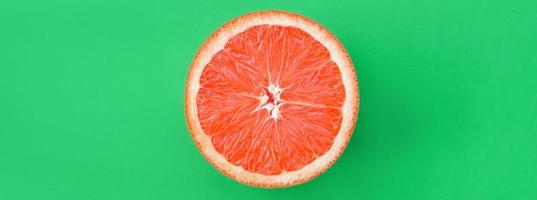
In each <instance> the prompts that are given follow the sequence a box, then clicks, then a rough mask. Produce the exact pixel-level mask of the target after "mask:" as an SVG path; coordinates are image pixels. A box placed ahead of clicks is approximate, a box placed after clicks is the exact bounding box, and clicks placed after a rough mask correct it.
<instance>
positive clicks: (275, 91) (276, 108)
mask: <svg viewBox="0 0 537 200" xmlns="http://www.w3.org/2000/svg"><path fill="white" fill-rule="evenodd" d="M282 91H283V90H282V89H281V88H280V87H278V86H277V85H274V84H272V83H271V84H269V85H268V86H267V92H269V93H270V94H271V95H272V97H273V98H274V101H275V102H274V103H271V102H268V101H269V99H270V98H269V96H268V95H267V94H263V96H261V97H260V98H259V102H260V104H259V106H260V108H261V109H266V110H267V112H268V113H269V114H270V116H269V118H270V119H274V120H277V119H278V117H280V107H281V106H282V105H283V102H282V101H281V99H280V94H281V93H282Z"/></svg>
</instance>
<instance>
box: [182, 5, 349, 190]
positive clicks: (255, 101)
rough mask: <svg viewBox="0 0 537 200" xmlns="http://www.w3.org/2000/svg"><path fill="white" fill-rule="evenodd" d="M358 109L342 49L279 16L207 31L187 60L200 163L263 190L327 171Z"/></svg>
mask: <svg viewBox="0 0 537 200" xmlns="http://www.w3.org/2000/svg"><path fill="white" fill-rule="evenodd" d="M358 105H359V97H358V82H357V79H356V74H355V72H354V67H353V64H352V62H351V60H350V58H349V56H348V54H347V52H346V50H345V49H344V48H343V46H342V45H341V44H340V42H339V41H338V40H337V39H336V38H335V37H334V36H333V35H332V34H331V33H330V32H329V31H328V30H326V29H325V28H324V27H322V26H321V25H319V24H318V23H316V22H314V21H312V20H310V19H307V18H305V17H303V16H300V15H297V14H293V13H288V12H283V11H261V12H254V13H249V14H246V15H243V16H240V17H238V18H236V19H234V20H232V21H231V22H228V23H226V24H225V25H223V26H222V27H221V28H220V29H218V30H217V31H216V32H215V33H213V34H212V35H211V36H210V37H209V39H207V41H205V43H204V44H203V45H202V47H201V48H200V49H199V51H198V53H197V54H196V56H195V58H194V60H193V62H192V65H191V68H190V72H189V75H188V80H187V86H186V97H185V111H186V117H187V121H188V125H189V129H190V132H191V135H192V138H193V140H194V142H195V143H196V146H197V147H198V149H199V150H200V151H201V153H202V154H203V156H205V158H206V159H207V160H208V161H209V162H210V163H211V164H212V165H213V166H214V167H216V168H217V169H218V170H220V171H221V172H222V173H224V174H225V175H227V176H229V177H231V178H233V179H235V180H237V181H239V182H241V183H245V184H249V185H253V186H259V187H268V188H273V187H287V186H291V185H296V184H301V183H304V182H306V181H309V180H311V179H313V178H315V177H317V176H318V175H320V174H321V173H323V172H324V171H326V170H327V169H328V168H329V167H330V166H331V165H332V164H333V163H334V162H335V161H336V160H337V159H338V158H339V156H340V155H341V153H342V152H343V150H344V149H345V146H346V145H347V143H348V142H349V139H350V137H351V135H352V132H353V129H354V126H355V124H356V118H357V115H358Z"/></svg>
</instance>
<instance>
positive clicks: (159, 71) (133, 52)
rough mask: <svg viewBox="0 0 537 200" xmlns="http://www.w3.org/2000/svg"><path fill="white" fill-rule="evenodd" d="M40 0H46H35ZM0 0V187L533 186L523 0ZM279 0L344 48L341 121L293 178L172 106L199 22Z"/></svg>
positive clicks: (432, 195) (142, 193)
mask: <svg viewBox="0 0 537 200" xmlns="http://www.w3.org/2000/svg"><path fill="white" fill-rule="evenodd" d="M45 2H47V3H45ZM247 2H251V1H244V2H241V1H229V2H209V1H200V2H199V3H198V2H185V1H179V0H161V1H136V2H134V1H127V0H119V1H105V0H98V1H89V0H88V1H80V0H78V1H77V0H75V1H72V0H52V1H37V0H34V1H25V0H2V1H0V89H1V91H0V113H1V116H0V199H2V200H14V199H45V200H48V199H65V200H71V199H73V200H75V199H76V200H78V199H96V200H103V199H115V200H116V199H141V200H142V199H143V200H149V199H159V200H162V199H197V198H198V197H199V198H200V199H216V198H222V199H282V200H285V199H328V198H336V197H342V198H345V199H351V198H354V199H428V200H429V199H536V198H537V2H536V1H534V0H519V1H509V0H504V1H500V0H493V1H477V0H475V1H463V0H456V1H446V2H444V3H440V2H439V1H426V0H420V1H390V0H374V1H373V0H371V1H369V0H368V1H354V2H350V1H349V2H339V3H335V2H332V3H322V2H321V1H315V2H314V1H311V2H310V1H308V2H298V1H292V3H284V2H273V3H261V2H257V3H247ZM260 9H284V10H291V11H295V12H299V13H301V14H303V15H306V16H308V17H310V18H312V19H314V20H316V21H318V22H320V23H322V24H323V25H325V26H326V27H327V28H328V29H330V30H331V31H332V32H334V33H335V35H336V36H338V37H339V39H340V40H341V41H342V42H343V44H344V45H345V46H346V47H347V48H348V51H349V52H350V54H351V57H352V58H353V59H354V61H355V63H356V65H357V71H358V73H359V79H360V86H361V88H360V89H361V102H362V105H361V112H360V120H359V122H358V124H359V125H358V129H357V131H356V134H355V135H354V137H353V139H352V141H351V142H350V145H349V147H348V148H347V151H346V152H345V154H344V155H343V156H342V157H341V159H340V160H339V161H338V162H337V163H336V164H335V165H334V166H333V167H332V168H331V169H330V170H329V171H328V172H327V173H325V174H324V175H322V176H321V177H319V178H318V179H316V180H314V181H312V182H309V183H307V184H305V185H301V186H297V187H293V188H288V189H283V190H264V189H259V188H253V187H248V186H244V185H240V184H238V183H236V182H234V181H232V180H231V179H228V178H226V177H225V176H223V175H221V174H220V173H219V172H217V171H216V170H214V169H213V168H212V167H211V166H210V165H209V164H208V163H207V162H206V161H205V159H204V158H203V157H202V156H201V155H200V153H198V150H197V149H196V148H195V147H194V144H193V143H192V140H191V139H190V136H189V135H188V130H187V128H186V123H185V119H184V114H183V95H184V94H183V92H184V89H183V88H184V83H185V78H186V73H187V70H188V66H189V64H190V61H191V59H192V57H193V55H194V53H195V52H196V50H197V48H198V47H199V45H200V44H201V43H202V42H203V40H204V39H205V38H206V37H207V36H208V35H209V34H210V33H211V32H212V31H214V30H216V29H217V28H218V27H219V26H220V25H222V24H223V23H225V22H226V21H228V20H230V19H232V18H233V17H236V16H238V15H241V14H244V13H246V12H249V11H254V10H260Z"/></svg>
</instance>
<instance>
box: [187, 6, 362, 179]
mask: <svg viewBox="0 0 537 200" xmlns="http://www.w3.org/2000/svg"><path fill="white" fill-rule="evenodd" d="M264 24H268V25H281V26H293V27H297V28H300V29H302V30H304V31H306V32H307V33H309V34H310V35H311V36H312V37H313V38H314V39H316V40H317V41H319V42H320V43H321V44H323V45H324V46H325V47H326V48H327V49H328V51H329V52H330V55H331V58H332V60H333V61H334V62H335V63H336V64H337V66H338V67H339V70H340V72H341V74H342V80H343V86H344V87H345V92H346V98H345V102H344V104H343V106H342V108H341V110H342V111H343V112H342V124H341V128H340V130H339V132H338V134H337V136H336V137H335V139H334V143H333V145H332V147H331V148H330V149H329V150H328V151H327V152H326V153H325V154H323V155H322V156H319V157H318V158H317V159H316V160H314V161H313V162H312V163H310V164H308V165H306V166H304V167H302V168H301V169H299V170H296V171H291V172H283V173H281V174H279V175H264V174H258V173H252V172H249V171H246V170H244V169H243V168H242V167H240V166H235V165H233V164H231V163H229V162H228V161H227V160H226V159H225V158H224V156H222V155H221V154H220V153H218V152H217V151H216V150H215V149H214V147H213V145H212V143H211V138H210V137H209V136H208V135H206V134H205V133H204V132H203V130H202V128H201V124H200V123H199V119H198V112H197V106H190V107H188V108H187V109H189V110H188V111H187V113H189V114H188V115H189V116H188V117H189V118H191V119H190V120H192V121H193V122H195V123H192V124H191V129H192V130H191V131H192V133H193V137H195V138H194V139H195V140H196V141H197V142H198V143H199V144H198V147H199V148H200V151H202V153H203V154H204V155H205V156H206V157H208V158H210V159H209V160H210V162H211V163H212V164H213V165H215V166H216V167H218V168H219V169H221V170H223V171H224V172H225V173H226V174H228V175H230V174H231V175H233V178H235V179H237V180H238V181H240V182H243V183H251V184H254V185H272V186H275V187H278V186H288V185H290V184H296V183H299V182H300V180H309V179H311V177H313V176H316V175H318V174H319V173H321V172H323V171H324V170H326V167H327V166H328V165H330V164H331V162H332V161H334V160H335V159H337V157H338V156H339V155H340V153H341V151H342V150H343V149H342V147H344V146H345V145H346V142H347V141H348V139H349V137H350V133H352V129H353V127H354V124H355V121H354V120H355V117H356V116H355V115H356V113H357V108H358V106H357V104H358V99H357V98H358V97H357V95H358V94H357V91H356V90H355V89H354V88H356V84H357V83H356V79H355V74H354V71H353V66H352V63H350V62H349V60H348V58H347V54H346V52H344V51H343V50H342V49H341V46H340V45H339V43H338V41H336V40H335V39H333V37H332V36H331V35H330V33H328V32H327V31H326V30H325V29H323V28H322V27H320V26H319V25H317V24H315V23H314V22H311V21H307V20H305V19H303V18H299V17H290V16H289V15H288V14H285V13H279V12H272V13H270V14H264V15H253V16H249V17H248V18H242V19H241V18H239V19H238V20H236V21H235V22H234V24H231V25H230V27H229V28H226V27H224V28H222V29H221V30H220V31H219V32H218V33H217V34H216V35H215V38H214V39H213V40H210V41H209V42H208V43H207V44H206V46H205V48H203V49H202V50H201V51H200V52H199V56H198V58H197V59H196V60H195V61H194V63H193V65H192V66H191V72H190V73H191V74H190V75H189V76H190V78H189V79H190V84H188V86H187V91H186V92H187V93H188V94H189V95H188V99H186V101H187V102H186V103H187V105H196V96H197V93H198V91H199V89H200V85H199V80H200V77H201V74H202V72H203V69H204V67H205V66H206V65H207V64H208V63H209V62H210V60H211V59H212V57H213V55H215V54H216V53H217V52H218V51H219V50H221V49H223V48H224V46H225V44H226V43H227V41H228V40H229V39H231V38H232V37H234V36H235V35H237V34H239V33H241V32H244V31H245V30H246V29H248V28H250V27H252V26H256V25H264ZM269 87H270V86H269ZM269 89H270V88H269ZM278 89H279V88H278V87H272V91H271V92H274V93H273V94H275V93H279V92H278V91H276V90H278ZM267 98H268V97H266V96H262V97H260V101H261V102H262V101H263V100H264V101H266V100H267ZM264 106H265V107H262V108H263V109H267V110H271V111H272V114H271V118H273V119H277V118H278V111H279V110H278V105H273V104H266V105H264Z"/></svg>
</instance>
